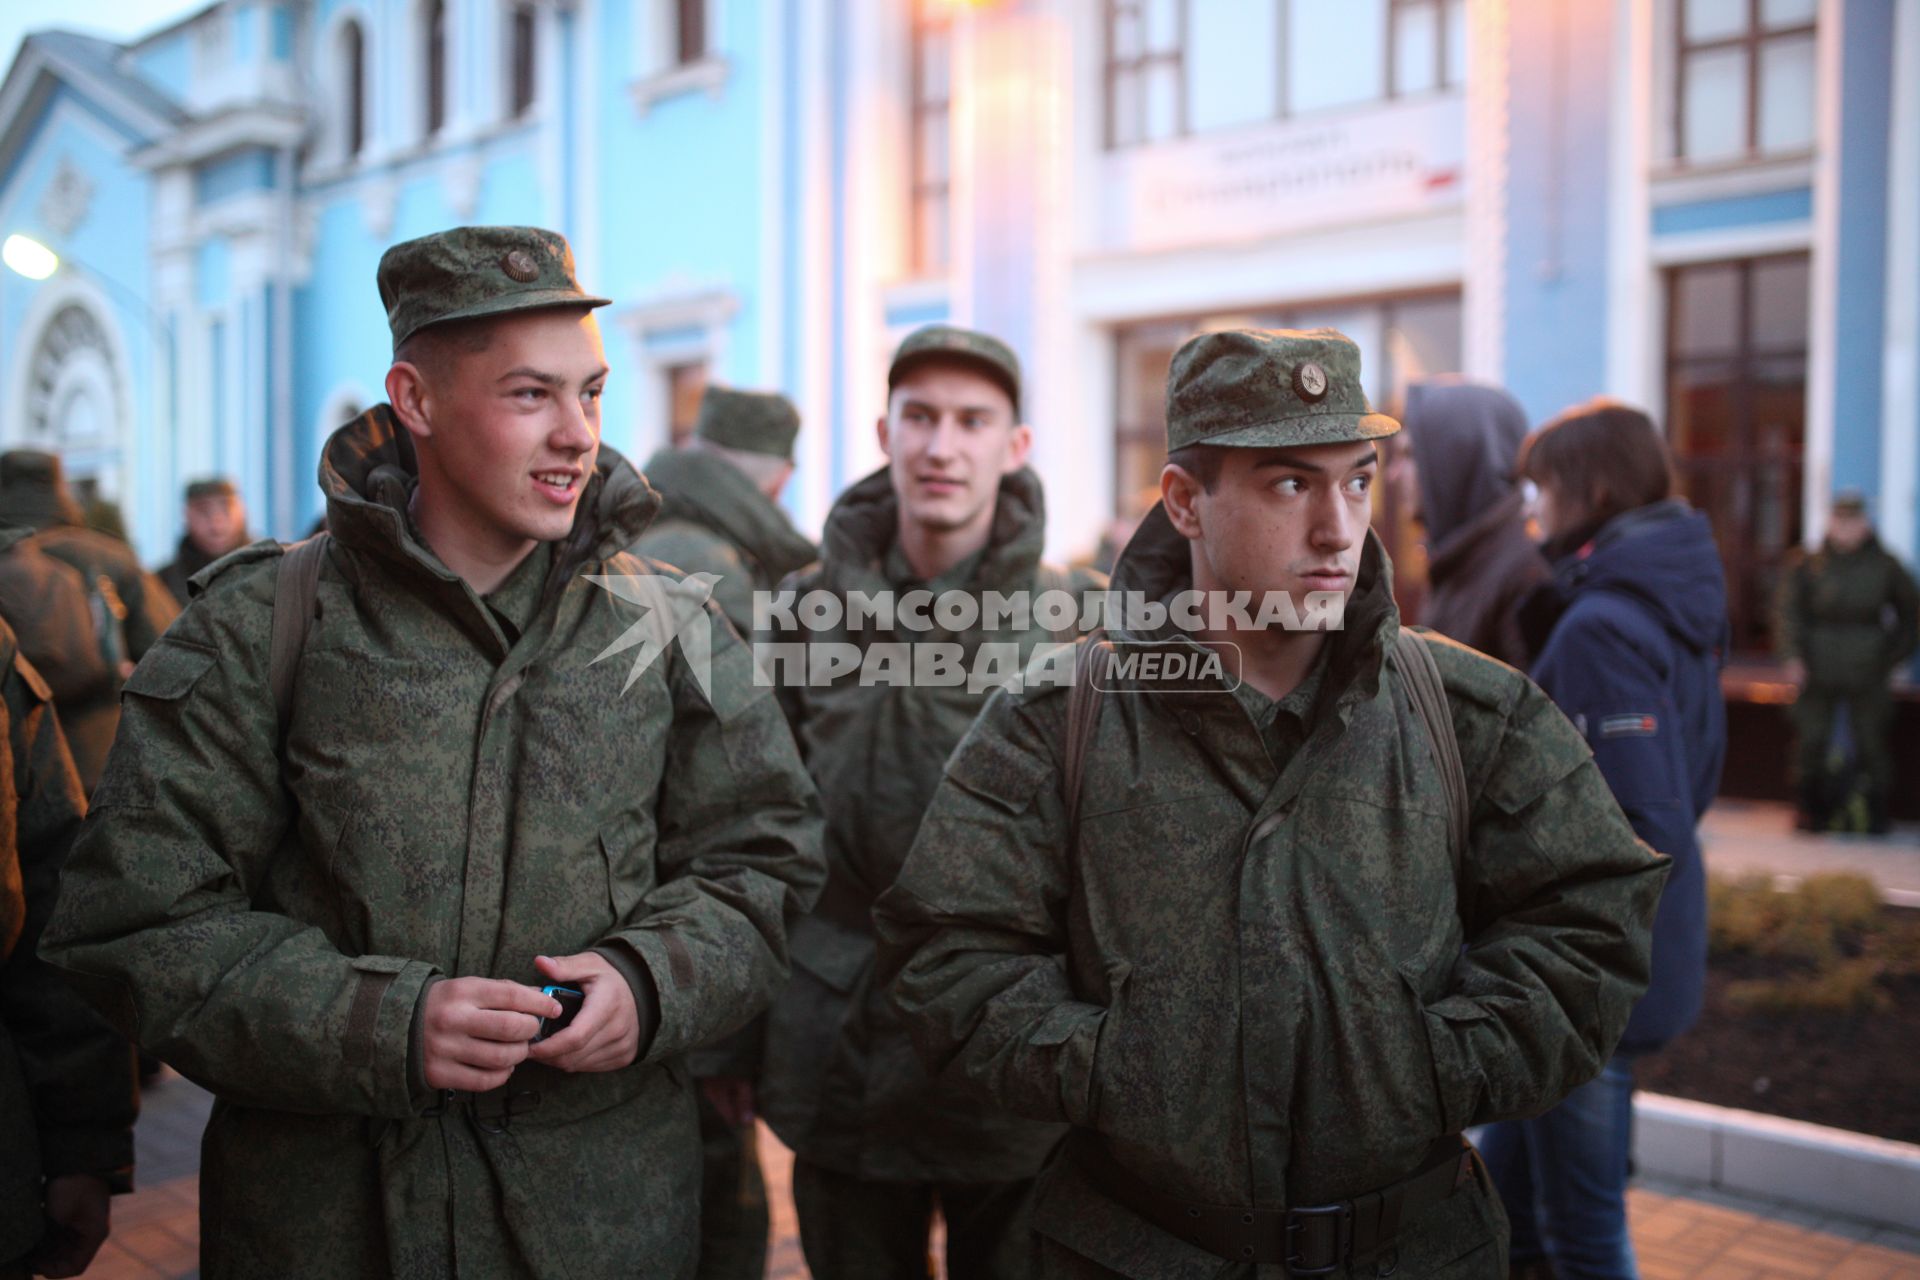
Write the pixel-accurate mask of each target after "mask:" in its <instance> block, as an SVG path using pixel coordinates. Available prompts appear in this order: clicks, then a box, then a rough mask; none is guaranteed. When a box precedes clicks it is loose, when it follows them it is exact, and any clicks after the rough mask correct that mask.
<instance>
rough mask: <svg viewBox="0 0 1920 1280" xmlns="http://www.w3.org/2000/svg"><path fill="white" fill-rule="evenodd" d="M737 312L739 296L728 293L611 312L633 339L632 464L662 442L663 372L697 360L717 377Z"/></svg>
mask: <svg viewBox="0 0 1920 1280" xmlns="http://www.w3.org/2000/svg"><path fill="white" fill-rule="evenodd" d="M739 313H740V298H739V296H738V295H737V294H735V293H734V292H732V291H731V290H728V289H706V290H701V291H698V292H675V293H667V294H658V295H655V297H654V298H653V299H651V300H649V301H644V302H641V303H638V304H636V305H634V306H629V307H621V308H619V309H618V310H616V311H615V312H614V315H613V323H614V324H616V325H618V326H619V327H620V328H621V329H624V330H625V331H626V332H627V334H628V335H629V336H630V337H631V339H632V346H633V354H634V367H635V369H637V371H638V373H639V378H638V381H639V384H640V391H639V395H638V398H637V402H636V403H635V406H634V407H635V413H634V424H633V425H634V430H633V436H632V440H633V443H634V454H635V457H634V461H635V462H636V463H639V462H640V461H642V460H643V459H644V457H645V455H646V454H648V453H650V452H651V451H652V450H654V449H656V448H659V447H660V446H662V445H664V444H665V443H666V442H667V436H668V431H667V426H668V423H667V413H666V408H667V391H668V385H667V383H668V377H669V374H668V370H669V369H670V368H671V367H672V366H674V365H681V364H689V363H692V362H693V361H696V360H699V361H704V362H705V363H706V365H707V368H708V370H709V372H710V373H711V374H718V372H719V370H720V367H721V360H722V358H723V356H724V355H725V353H726V348H727V327H728V326H729V325H730V324H732V323H733V319H734V317H735V316H737V315H739Z"/></svg>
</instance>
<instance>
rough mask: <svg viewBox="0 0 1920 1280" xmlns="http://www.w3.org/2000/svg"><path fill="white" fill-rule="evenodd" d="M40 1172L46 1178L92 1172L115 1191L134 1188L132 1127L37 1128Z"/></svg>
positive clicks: (109, 1188)
mask: <svg viewBox="0 0 1920 1280" xmlns="http://www.w3.org/2000/svg"><path fill="white" fill-rule="evenodd" d="M39 1136H40V1172H41V1173H42V1174H43V1175H44V1176H46V1177H49V1178H58V1177H62V1176H64V1175H67V1174H72V1173H84V1174H91V1175H92V1176H93V1177H96V1178H99V1179H101V1180H102V1181H104V1182H105V1183H106V1184H107V1189H108V1190H109V1191H111V1192H112V1193H113V1194H114V1195H116V1196H120V1195H125V1194H127V1193H128V1192H129V1191H132V1190H133V1131H132V1130H131V1129H61V1128H43V1129H41V1130H40V1135H39Z"/></svg>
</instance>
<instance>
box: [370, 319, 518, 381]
mask: <svg viewBox="0 0 1920 1280" xmlns="http://www.w3.org/2000/svg"><path fill="white" fill-rule="evenodd" d="M494 319H495V317H493V316H481V317H478V318H477V319H473V320H448V321H446V322H445V323H443V324H436V325H430V326H428V327H427V328H425V329H420V330H417V331H416V332H414V333H413V334H411V335H409V336H408V338H407V340H406V341H405V342H403V343H401V344H400V345H399V346H398V347H397V348H395V349H394V353H393V361H394V363H395V364H399V363H401V362H402V361H404V362H406V363H407V364H410V365H413V366H414V367H415V368H417V369H419V370H420V371H421V372H422V373H425V374H426V375H427V376H428V377H429V378H442V377H445V376H446V374H447V373H448V372H449V371H450V370H451V369H452V368H453V367H454V365H455V364H457V363H458V362H459V358H460V357H461V356H463V355H479V354H480V353H481V352H482V351H485V350H486V349H487V348H488V347H490V346H492V345H493V321H494Z"/></svg>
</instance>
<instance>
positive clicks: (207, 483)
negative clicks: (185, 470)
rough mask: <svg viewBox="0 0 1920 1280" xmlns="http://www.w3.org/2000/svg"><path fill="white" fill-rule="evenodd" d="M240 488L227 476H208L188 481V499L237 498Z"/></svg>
mask: <svg viewBox="0 0 1920 1280" xmlns="http://www.w3.org/2000/svg"><path fill="white" fill-rule="evenodd" d="M239 496H240V488H239V486H238V485H236V484H234V482H233V481H231V480H229V479H227V478H226V477H225V476H207V477H206V478H204V479H201V480H189V481H188V482H187V501H188V502H198V501H199V500H200V499H202V498H237V497H239Z"/></svg>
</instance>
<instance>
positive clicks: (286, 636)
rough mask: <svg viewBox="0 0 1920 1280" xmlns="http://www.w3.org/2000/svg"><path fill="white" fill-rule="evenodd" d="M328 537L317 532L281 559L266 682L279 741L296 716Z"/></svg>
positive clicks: (274, 596) (289, 548)
mask: <svg viewBox="0 0 1920 1280" xmlns="http://www.w3.org/2000/svg"><path fill="white" fill-rule="evenodd" d="M328 541H329V538H328V535H326V534H325V533H316V534H314V535H313V536H312V537H311V538H308V539H307V540H306V541H305V542H296V543H294V544H293V545H292V546H290V547H288V548H287V552H286V554H285V555H284V556H282V557H281V560H280V576H279V577H278V578H277V579H275V580H274V584H273V640H272V648H271V649H269V650H268V655H267V679H268V683H269V684H270V685H271V686H272V688H273V706H274V710H275V712H276V713H277V714H278V717H279V722H280V738H281V740H283V741H284V740H285V738H286V736H287V722H288V721H289V720H290V719H291V718H292V716H293V676H294V672H295V671H296V670H298V668H299V666H300V651H301V650H302V649H304V648H306V647H307V632H308V631H309V630H311V629H312V627H313V611H314V607H315V605H316V604H317V602H318V601H319V598H320V567H321V566H322V565H323V564H325V563H326V560H327V543H328Z"/></svg>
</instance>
